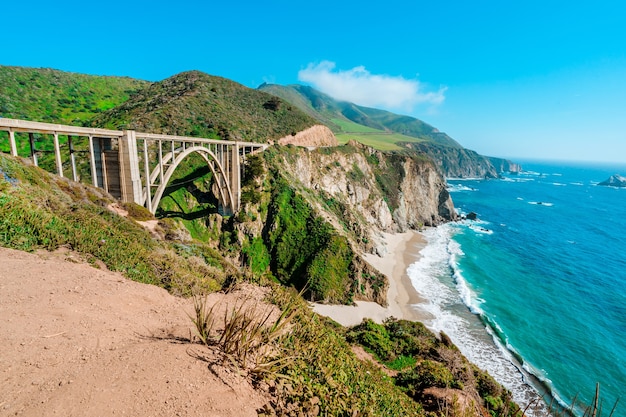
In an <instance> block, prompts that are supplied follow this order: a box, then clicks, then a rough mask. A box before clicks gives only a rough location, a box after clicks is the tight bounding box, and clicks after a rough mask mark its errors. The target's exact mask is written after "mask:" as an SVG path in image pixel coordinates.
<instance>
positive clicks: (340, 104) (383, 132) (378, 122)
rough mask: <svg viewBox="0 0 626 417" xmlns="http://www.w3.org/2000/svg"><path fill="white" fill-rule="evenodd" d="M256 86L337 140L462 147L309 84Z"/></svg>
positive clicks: (411, 121) (408, 120)
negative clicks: (316, 122)
mask: <svg viewBox="0 0 626 417" xmlns="http://www.w3.org/2000/svg"><path fill="white" fill-rule="evenodd" d="M259 89H260V90H261V91H266V92H268V93H271V94H274V95H276V96H278V97H280V98H282V99H284V100H286V101H288V102H289V103H291V104H293V105H294V106H297V107H299V108H300V109H301V110H302V111H304V112H306V113H307V114H309V115H311V116H312V117H315V118H316V119H317V120H319V121H320V122H321V123H323V124H325V125H327V126H328V127H330V128H331V129H332V130H333V132H334V133H335V135H337V138H338V139H339V140H340V142H344V143H345V142H347V141H348V140H350V139H355V140H358V141H359V142H362V143H365V144H367V145H370V146H373V147H376V148H378V149H384V150H391V149H399V146H397V145H396V143H397V142H424V141H425V142H432V143H435V144H439V145H445V146H450V147H456V148H462V146H461V145H460V144H459V143H458V142H456V141H455V140H454V139H452V138H451V137H449V136H448V135H446V134H445V133H442V132H439V131H438V130H437V129H436V128H434V127H433V126H430V125H429V124H427V123H424V122H422V121H421V120H419V119H416V118H414V117H410V116H401V115H397V114H394V113H391V112H388V111H384V110H378V109H373V108H369V107H363V106H358V105H356V104H353V103H348V102H345V101H338V100H335V99H333V98H332V97H330V96H328V95H326V94H324V93H322V92H319V91H317V90H315V89H314V88H311V87H309V86H304V85H296V84H293V85H288V86H281V85H276V84H263V85H261V86H260V87H259ZM370 135H372V136H370Z"/></svg>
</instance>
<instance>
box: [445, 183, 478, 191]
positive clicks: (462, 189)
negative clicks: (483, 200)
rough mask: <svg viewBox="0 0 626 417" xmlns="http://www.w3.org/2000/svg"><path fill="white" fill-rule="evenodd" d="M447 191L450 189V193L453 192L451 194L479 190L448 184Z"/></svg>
mask: <svg viewBox="0 0 626 417" xmlns="http://www.w3.org/2000/svg"><path fill="white" fill-rule="evenodd" d="M447 189H448V192H451V193H458V192H461V191H478V189H477V188H473V187H468V186H466V185H463V184H448V187H447Z"/></svg>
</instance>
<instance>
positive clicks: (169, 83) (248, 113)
mask: <svg viewBox="0 0 626 417" xmlns="http://www.w3.org/2000/svg"><path fill="white" fill-rule="evenodd" d="M91 124H92V125H93V126H98V127H107V128H115V129H135V130H141V131H148V132H155V133H165V134H172V135H182V136H194V137H205V138H223V139H229V140H242V141H248V142H268V141H271V140H277V139H279V138H282V137H285V136H288V135H295V134H296V133H297V132H300V131H302V130H305V129H307V128H309V127H311V126H314V125H316V124H318V122H317V121H316V120H315V119H313V118H312V117H310V116H308V115H307V114H305V113H304V112H302V111H301V110H300V109H298V108H297V107H295V106H292V105H291V104H289V103H287V102H285V101H283V100H280V99H277V98H276V97H275V96H272V95H270V94H268V93H264V92H262V91H257V90H253V89H250V88H247V87H245V86H243V85H241V84H238V83H236V82H234V81H231V80H228V79H226V78H222V77H216V76H211V75H208V74H205V73H203V72H200V71H188V72H183V73H180V74H177V75H174V76H172V77H170V78H168V79H165V80H163V81H160V82H156V83H153V84H150V85H149V86H147V87H146V88H144V89H142V90H140V91H138V92H136V93H135V94H133V95H132V96H131V97H130V98H129V99H128V100H127V101H126V102H124V103H123V104H121V105H119V106H117V107H115V108H113V109H110V110H108V111H106V112H103V113H101V114H98V115H97V116H96V117H95V118H94V119H93V120H92V121H91Z"/></svg>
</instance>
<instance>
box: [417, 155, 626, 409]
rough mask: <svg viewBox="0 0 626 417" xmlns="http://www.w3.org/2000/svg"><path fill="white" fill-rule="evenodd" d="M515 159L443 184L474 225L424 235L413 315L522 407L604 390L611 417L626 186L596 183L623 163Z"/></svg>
mask: <svg viewBox="0 0 626 417" xmlns="http://www.w3.org/2000/svg"><path fill="white" fill-rule="evenodd" d="M516 162H521V164H522V166H523V169H524V172H522V173H520V174H517V175H506V176H505V177H504V178H503V179H499V180H479V179H477V180H454V179H449V180H448V185H449V189H450V192H451V195H452V198H453V200H454V203H455V207H456V208H457V210H458V211H459V213H461V214H467V213H470V212H475V213H477V215H478V219H477V220H475V221H469V220H464V221H461V222H457V223H449V224H446V225H443V226H440V227H436V228H431V229H428V230H426V231H425V232H424V234H425V236H426V239H427V241H428V245H427V246H426V247H425V248H424V249H423V250H422V252H421V255H422V257H421V259H420V260H419V261H418V262H417V263H415V264H413V265H411V266H410V267H409V269H408V273H409V276H410V277H411V280H412V282H413V285H414V286H415V288H416V289H417V290H418V292H420V293H421V294H422V295H423V296H424V298H425V299H427V300H428V302H426V303H424V304H420V305H417V306H416V308H418V309H421V310H423V311H426V312H429V313H431V315H432V316H433V317H435V318H434V319H432V320H430V321H428V322H426V324H427V326H429V327H430V328H431V329H432V330H435V331H443V332H445V333H446V334H447V335H448V336H450V338H451V339H452V341H453V342H454V343H455V344H456V345H457V346H458V347H459V349H460V350H461V351H462V352H463V353H464V354H465V356H466V357H468V359H470V360H471V361H472V362H474V363H475V364H477V365H478V366H479V367H481V368H483V369H485V370H487V371H489V372H490V373H491V374H492V375H493V376H494V377H495V378H496V379H497V380H498V381H499V382H500V383H502V384H503V385H504V386H505V387H507V388H508V389H510V390H511V391H512V393H513V397H514V400H515V401H516V402H517V403H518V404H519V405H520V406H521V407H522V408H524V407H526V406H527V405H530V404H533V406H532V407H531V408H533V409H534V410H535V411H534V414H535V415H541V414H544V413H545V410H546V409H545V407H546V405H545V404H544V403H543V402H542V401H541V400H537V398H538V397H542V398H544V399H545V402H547V403H551V402H552V403H553V404H556V403H560V404H561V405H564V406H570V405H571V404H573V403H574V401H575V399H576V401H577V402H582V403H586V404H589V403H590V402H591V401H592V399H593V396H594V394H595V387H596V383H599V384H600V393H601V397H602V398H603V400H604V411H603V414H604V415H605V416H608V415H609V413H610V411H611V408H612V407H613V405H614V403H615V401H616V400H617V399H618V397H620V396H621V394H622V393H623V392H626V189H616V188H609V187H603V186H598V185H597V184H598V182H601V181H604V180H606V179H607V178H608V177H609V176H611V175H613V174H621V175H624V174H626V165H624V166H603V165H593V164H564V163H554V162H552V163H551V162H537V161H516ZM575 413H576V414H582V412H581V409H580V408H575ZM531 414H533V412H531ZM614 416H616V417H624V416H626V401H624V402H623V403H622V404H618V407H617V409H616V411H615V414H614Z"/></svg>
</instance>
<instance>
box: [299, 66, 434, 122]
mask: <svg viewBox="0 0 626 417" xmlns="http://www.w3.org/2000/svg"><path fill="white" fill-rule="evenodd" d="M335 67H336V64H335V63H334V62H330V61H322V62H320V63H319V64H313V63H310V64H309V65H308V66H307V67H306V68H305V69H302V70H300V71H299V72H298V79H299V80H300V81H302V82H306V83H310V84H311V85H313V86H314V87H315V88H317V89H319V90H321V91H322V92H324V93H326V94H328V95H330V96H332V97H333V98H335V99H337V100H344V101H350V102H353V103H356V104H359V105H362V106H368V107H383V108H385V109H388V110H400V111H405V112H411V111H412V110H413V109H414V108H415V107H416V106H417V105H422V104H426V105H431V106H432V105H434V106H437V105H439V104H441V103H443V101H444V100H445V94H444V93H445V91H446V87H440V88H439V90H437V91H425V87H424V84H423V83H422V82H420V81H419V80H417V79H406V78H404V77H402V76H391V75H385V74H382V75H381V74H372V73H371V72H369V71H368V70H367V69H365V67H364V66H358V67H354V68H352V69H349V70H336V69H335Z"/></svg>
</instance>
